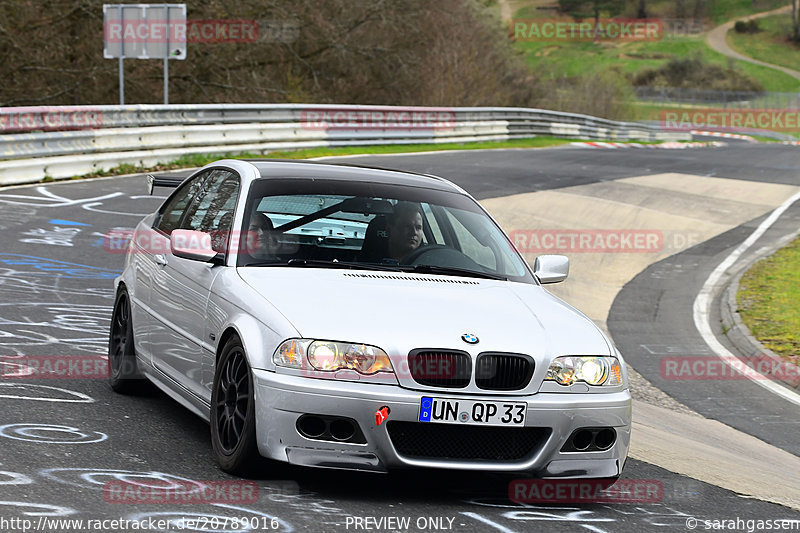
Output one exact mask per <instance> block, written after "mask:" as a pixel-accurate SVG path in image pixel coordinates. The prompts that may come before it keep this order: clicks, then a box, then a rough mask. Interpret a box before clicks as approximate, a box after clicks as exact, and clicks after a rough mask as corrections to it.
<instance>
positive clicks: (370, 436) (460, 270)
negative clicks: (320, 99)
mask: <svg viewBox="0 0 800 533" xmlns="http://www.w3.org/2000/svg"><path fill="white" fill-rule="evenodd" d="M150 184H151V191H152V187H154V186H155V187H159V186H160V187H172V188H174V191H172V193H171V194H170V195H169V197H168V198H167V199H166V200H165V201H164V203H163V205H162V206H161V208H160V209H159V210H158V211H157V212H155V213H153V214H151V215H149V216H147V217H145V218H144V219H143V220H142V221H141V222H140V223H139V224H138V226H137V227H136V229H135V230H134V232H133V234H132V235H131V238H130V244H129V245H128V250H127V255H126V260H125V268H124V271H123V273H122V275H121V276H119V278H117V279H116V281H115V290H116V300H115V305H114V311H113V317H112V322H111V328H110V335H109V360H110V367H111V372H110V384H111V387H112V388H113V389H114V390H116V391H118V392H120V393H125V392H131V391H134V390H135V389H137V388H139V387H141V386H142V384H143V378H146V379H148V380H150V381H152V382H153V383H155V385H156V386H158V387H159V388H160V389H161V390H163V391H164V392H165V393H167V394H168V395H169V396H171V397H173V398H174V399H175V400H177V401H178V402H180V403H181V404H183V405H184V406H185V407H186V408H188V409H189V410H191V411H192V412H194V413H196V414H197V415H199V416H201V417H202V418H204V419H206V420H208V421H209V422H210V426H211V442H212V445H213V450H214V455H215V458H216V460H217V462H218V463H219V465H220V467H221V468H222V469H223V470H225V471H228V472H232V473H238V474H242V473H246V472H247V471H248V469H249V468H251V466H252V464H253V461H254V460H256V459H258V456H259V455H261V456H264V457H267V458H269V459H272V460H277V461H286V462H289V463H292V464H296V465H305V466H317V467H331V468H347V469H356V470H366V471H379V472H380V471H387V470H390V469H399V468H415V467H419V468H445V469H462V470H486V471H508V472H521V473H522V472H524V473H527V474H529V475H532V476H536V477H542V478H615V477H617V476H619V475H620V473H621V472H622V468H623V465H624V463H625V459H626V457H627V453H628V446H629V441H630V429H631V396H630V392H629V390H628V383H627V371H626V368H625V364H624V361H623V359H622V356H621V355H620V353H619V352H618V351H617V350H616V349H615V347H614V346H613V345H612V343H611V341H610V340H609V339H608V337H607V336H606V335H605V334H604V333H603V332H602V331H601V330H600V329H599V328H598V327H597V326H596V325H595V324H594V323H593V322H592V321H591V320H589V319H588V318H587V317H586V316H584V315H582V314H581V313H580V312H578V311H577V310H575V309H574V308H572V307H571V306H569V305H568V304H566V303H565V302H563V301H561V300H559V299H558V298H556V297H555V296H553V295H551V294H550V293H549V292H547V291H546V290H545V289H544V287H543V285H544V284H548V283H556V282H561V281H563V280H564V279H565V278H566V277H567V273H568V270H569V261H568V259H567V258H566V257H564V256H558V255H544V256H540V257H538V258H537V259H536V261H535V263H534V266H533V269H531V268H529V266H528V265H527V264H526V262H525V260H524V259H523V258H522V257H521V256H520V254H519V253H518V252H517V251H516V250H515V248H514V246H513V245H512V243H511V241H510V240H509V239H508V237H507V236H506V235H505V234H504V233H503V231H502V230H501V229H500V227H499V226H498V225H497V223H496V222H495V221H494V220H493V219H492V218H491V217H490V216H489V214H488V213H487V212H486V211H485V210H484V209H483V208H482V207H481V206H480V205H479V204H478V202H477V201H475V199H473V198H472V197H471V196H470V195H469V194H467V193H466V192H465V191H464V190H462V189H461V188H460V187H458V186H457V185H455V184H453V183H451V182H449V181H447V180H445V179H442V178H439V177H435V176H430V175H422V174H415V173H410V172H401V171H395V170H384V169H375V168H365V167H357V166H346V165H335V164H323V163H316V162H305V161H270V160H252V161H245V160H221V161H217V162H215V163H212V164H209V165H207V166H205V167H203V168H202V169H200V170H198V171H196V172H194V173H193V174H192V175H191V176H189V177H188V178H186V179H180V178H170V177H154V176H151V177H150Z"/></svg>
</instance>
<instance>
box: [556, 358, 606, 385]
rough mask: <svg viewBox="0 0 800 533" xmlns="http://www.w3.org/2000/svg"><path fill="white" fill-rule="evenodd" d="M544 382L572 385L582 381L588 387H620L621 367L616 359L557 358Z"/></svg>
mask: <svg viewBox="0 0 800 533" xmlns="http://www.w3.org/2000/svg"><path fill="white" fill-rule="evenodd" d="M544 379H545V381H547V380H549V381H555V382H556V383H559V384H561V385H572V384H573V383H575V382H576V381H583V382H585V383H588V384H589V385H607V386H609V387H614V386H618V385H622V367H621V366H620V363H619V360H618V359H617V358H616V357H580V356H567V357H557V358H555V359H553V362H552V363H550V367H549V368H548V369H547V376H545V378H544Z"/></svg>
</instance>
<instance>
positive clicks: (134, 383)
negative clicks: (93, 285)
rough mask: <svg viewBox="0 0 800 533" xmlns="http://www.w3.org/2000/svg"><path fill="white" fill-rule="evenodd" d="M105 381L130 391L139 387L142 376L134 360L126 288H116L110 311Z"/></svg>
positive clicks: (127, 391) (131, 322)
mask: <svg viewBox="0 0 800 533" xmlns="http://www.w3.org/2000/svg"><path fill="white" fill-rule="evenodd" d="M108 366H109V369H108V384H109V385H110V386H111V388H112V389H113V390H114V391H115V392H119V393H121V394H131V393H133V392H138V391H140V390H141V389H142V385H143V382H144V379H143V378H142V375H141V374H140V373H139V367H138V366H137V364H136V349H135V347H134V341H133V317H132V315H131V304H130V297H129V296H128V291H127V290H125V288H120V290H119V291H118V292H117V299H116V301H115V302H114V312H113V313H112V314H111V327H110V328H109V334H108Z"/></svg>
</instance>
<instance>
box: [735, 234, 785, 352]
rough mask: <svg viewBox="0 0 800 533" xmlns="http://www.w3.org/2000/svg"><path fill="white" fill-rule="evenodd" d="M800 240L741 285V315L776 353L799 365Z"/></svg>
mask: <svg viewBox="0 0 800 533" xmlns="http://www.w3.org/2000/svg"><path fill="white" fill-rule="evenodd" d="M798 279H800V238H798V239H795V240H794V241H793V242H792V243H791V244H789V245H788V246H786V247H784V248H781V249H780V250H778V251H777V252H775V253H774V254H773V255H771V256H770V257H768V258H766V259H763V260H761V261H759V262H758V263H756V264H755V265H753V267H752V268H750V270H748V271H747V272H746V273H745V274H744V275H743V276H742V279H741V281H740V282H739V292H738V294H737V296H736V299H737V304H738V308H739V314H740V315H741V317H742V320H743V321H744V323H745V325H746V326H747V327H748V328H749V329H750V332H751V333H752V334H753V335H754V336H755V337H756V338H757V339H758V340H759V341H761V343H762V344H763V345H764V346H766V347H767V348H769V349H770V350H772V351H773V352H775V353H777V354H779V355H781V356H782V357H785V358H787V359H790V360H792V361H794V362H796V363H798V364H800V306H798V305H797V302H800V283H798V282H797V280H798Z"/></svg>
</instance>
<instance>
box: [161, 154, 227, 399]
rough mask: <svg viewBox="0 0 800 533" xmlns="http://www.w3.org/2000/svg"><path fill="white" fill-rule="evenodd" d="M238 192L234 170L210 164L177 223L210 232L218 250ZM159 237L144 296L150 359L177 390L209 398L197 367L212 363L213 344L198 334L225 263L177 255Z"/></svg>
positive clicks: (223, 242)
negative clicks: (151, 318)
mask: <svg viewBox="0 0 800 533" xmlns="http://www.w3.org/2000/svg"><path fill="white" fill-rule="evenodd" d="M238 194H239V177H238V175H236V174H235V173H234V172H232V171H230V170H227V169H221V168H218V169H211V170H210V171H209V173H208V175H207V177H206V179H205V180H204V181H203V184H202V187H201V189H200V191H199V192H198V193H197V194H196V195H195V197H194V198H193V199H192V201H191V202H190V203H189V204H188V206H187V207H186V209H185V211H184V213H183V214H182V217H181V219H180V222H179V224H178V227H179V228H180V229H190V230H197V231H204V232H208V233H211V234H212V236H213V239H212V242H213V243H214V246H215V248H216V249H217V251H218V252H220V253H222V254H223V255H224V253H225V251H226V244H227V240H228V236H229V234H230V227H231V223H232V218H233V212H234V209H235V206H236V201H237V198H238ZM167 229H168V228H167ZM172 229H176V228H175V227H173V228H172ZM170 233H171V231H170ZM162 238H163V239H165V240H166V241H167V243H166V248H165V252H164V254H163V257H161V258H160V263H161V264H160V265H159V269H158V271H157V273H156V275H155V276H154V278H153V288H152V292H151V298H150V303H151V304H150V305H151V308H152V310H153V314H154V315H155V317H156V324H155V327H154V328H153V332H152V334H151V339H150V340H151V345H152V347H153V364H154V366H155V367H156V368H157V369H159V370H161V371H162V372H163V373H164V374H166V375H167V376H168V377H170V378H171V380H172V381H174V382H175V383H176V384H177V385H179V387H180V389H183V390H184V391H188V392H190V393H192V394H193V395H194V396H196V397H199V398H202V399H204V400H205V401H210V398H206V394H205V391H204V389H203V387H202V379H203V367H204V366H205V367H208V366H213V364H214V353H213V347H212V346H211V345H210V344H209V342H208V339H205V338H204V334H205V323H206V312H207V306H208V298H209V294H210V288H211V285H212V283H213V281H214V278H215V277H216V276H217V275H218V274H219V272H220V271H221V269H223V268H225V267H224V266H221V265H219V264H214V263H209V262H203V261H196V260H192V259H185V258H182V257H177V256H175V255H173V254H172V253H171V252H170V251H169V243H168V239H169V235H168V234H167V233H166V232H163V235H162Z"/></svg>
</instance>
